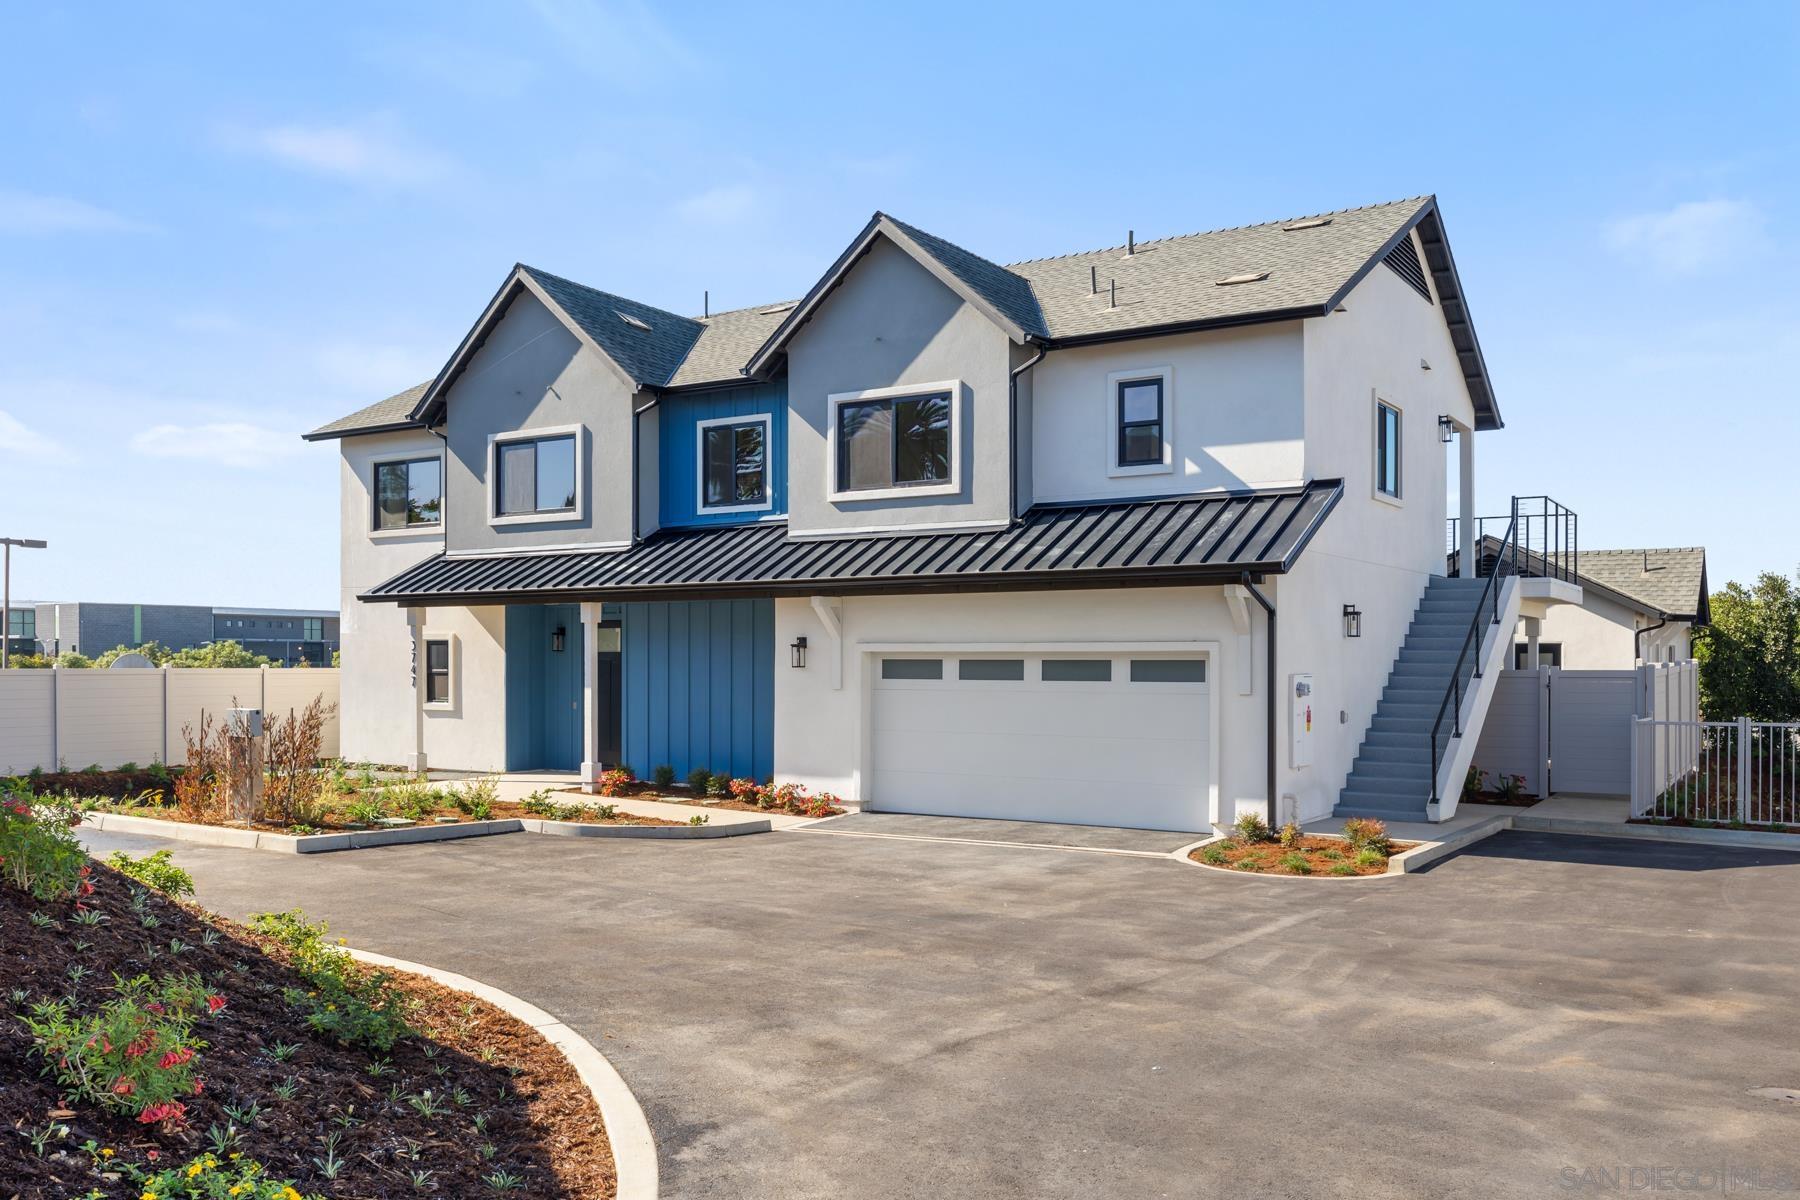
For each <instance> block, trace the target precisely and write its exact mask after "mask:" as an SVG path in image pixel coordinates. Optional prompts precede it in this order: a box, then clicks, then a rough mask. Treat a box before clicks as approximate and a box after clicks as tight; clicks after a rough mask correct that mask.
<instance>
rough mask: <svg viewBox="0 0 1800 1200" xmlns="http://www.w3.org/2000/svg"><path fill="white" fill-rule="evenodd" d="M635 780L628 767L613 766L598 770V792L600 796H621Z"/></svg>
mask: <svg viewBox="0 0 1800 1200" xmlns="http://www.w3.org/2000/svg"><path fill="white" fill-rule="evenodd" d="M636 782H637V776H636V775H634V774H632V771H631V768H630V767H614V768H613V769H612V770H610V771H602V772H600V794H601V795H602V796H623V795H625V794H626V791H627V789H629V788H630V786H631V785H632V784H634V783H636Z"/></svg>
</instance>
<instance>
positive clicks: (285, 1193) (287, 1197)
mask: <svg viewBox="0 0 1800 1200" xmlns="http://www.w3.org/2000/svg"><path fill="white" fill-rule="evenodd" d="M152 1200H154V1197H153V1198H152ZM279 1200H306V1197H305V1196H302V1195H301V1194H300V1193H299V1192H296V1191H295V1190H294V1189H293V1188H291V1187H284V1188H282V1189H281V1196H280V1198H279Z"/></svg>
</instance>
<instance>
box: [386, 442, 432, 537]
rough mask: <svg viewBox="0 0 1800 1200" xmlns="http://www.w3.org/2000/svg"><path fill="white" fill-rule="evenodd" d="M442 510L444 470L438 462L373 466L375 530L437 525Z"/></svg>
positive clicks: (417, 461)
mask: <svg viewBox="0 0 1800 1200" xmlns="http://www.w3.org/2000/svg"><path fill="white" fill-rule="evenodd" d="M443 510H444V466H443V464H442V463H441V462H439V461H438V460H437V459H435V458H414V459H408V460H407V461H405V462H384V463H376V464H375V528H377V529H406V528H409V527H410V526H414V525H436V524H438V522H439V521H441V520H442V519H443V515H444V511H443Z"/></svg>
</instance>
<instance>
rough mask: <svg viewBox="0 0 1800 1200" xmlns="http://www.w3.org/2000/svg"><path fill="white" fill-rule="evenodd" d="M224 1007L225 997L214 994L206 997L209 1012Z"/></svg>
mask: <svg viewBox="0 0 1800 1200" xmlns="http://www.w3.org/2000/svg"><path fill="white" fill-rule="evenodd" d="M224 1007H225V997H223V996H218V995H213V996H208V997H207V998H206V1010H207V1011H208V1012H218V1011H219V1010H220V1009H221V1008H224Z"/></svg>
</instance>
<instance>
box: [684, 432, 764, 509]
mask: <svg viewBox="0 0 1800 1200" xmlns="http://www.w3.org/2000/svg"><path fill="white" fill-rule="evenodd" d="M768 442H769V418H768V417H754V418H751V419H750V420H746V421H724V420H721V421H717V422H712V421H708V422H702V423H701V425H700V507H701V509H703V510H704V509H724V510H733V509H744V508H767V507H768V505H769V469H768V468H769V460H768Z"/></svg>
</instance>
